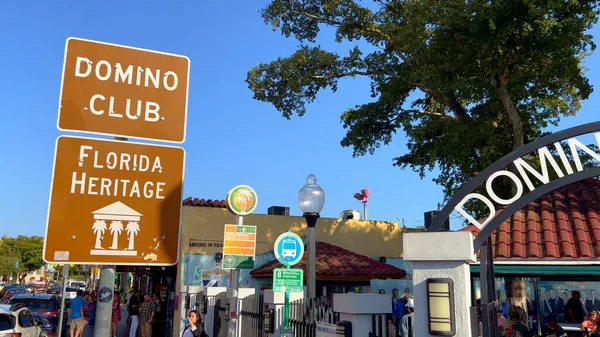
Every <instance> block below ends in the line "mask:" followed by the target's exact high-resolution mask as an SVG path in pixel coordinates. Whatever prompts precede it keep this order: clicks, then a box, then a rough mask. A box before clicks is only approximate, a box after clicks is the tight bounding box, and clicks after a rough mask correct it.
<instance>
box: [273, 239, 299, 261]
mask: <svg viewBox="0 0 600 337" xmlns="http://www.w3.org/2000/svg"><path fill="white" fill-rule="evenodd" d="M274 248H275V249H274V251H275V257H276V258H277V261H279V262H280V263H281V264H283V265H284V266H293V265H295V264H297V263H298V262H300V260H301V259H302V256H303V255H304V242H302V239H301V238H300V237H299V236H298V235H297V234H295V233H292V232H287V233H283V234H281V235H280V236H279V237H278V238H277V240H275V247H274Z"/></svg>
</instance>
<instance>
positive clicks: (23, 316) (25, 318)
mask: <svg viewBox="0 0 600 337" xmlns="http://www.w3.org/2000/svg"><path fill="white" fill-rule="evenodd" d="M27 313H28V311H27V310H23V311H21V312H19V325H20V326H21V327H23V328H29V327H32V326H33V322H31V319H30V318H29V315H28V314H27Z"/></svg>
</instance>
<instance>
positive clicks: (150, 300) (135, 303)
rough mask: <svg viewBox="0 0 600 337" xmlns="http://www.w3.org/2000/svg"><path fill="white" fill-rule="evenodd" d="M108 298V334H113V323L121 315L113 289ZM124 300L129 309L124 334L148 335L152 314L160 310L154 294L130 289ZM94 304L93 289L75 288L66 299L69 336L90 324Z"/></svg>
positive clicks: (76, 336) (118, 297)
mask: <svg viewBox="0 0 600 337" xmlns="http://www.w3.org/2000/svg"><path fill="white" fill-rule="evenodd" d="M109 294H110V293H109ZM110 301H111V303H112V314H111V325H110V336H111V337H116V336H117V323H118V322H120V321H121V319H122V317H121V293H120V292H119V291H118V290H115V291H114V293H113V296H112V299H111V300H110ZM126 303H127V311H128V313H129V315H128V318H127V322H128V325H127V326H128V329H129V331H128V336H129V337H151V336H152V324H153V323H154V321H155V315H156V314H157V313H158V312H160V311H161V305H160V300H159V299H158V295H156V294H154V295H153V296H150V294H144V295H143V296H142V295H140V292H139V290H132V291H131V292H130V293H129V294H128V295H127V297H126ZM97 304H98V291H97V290H94V291H92V292H91V293H90V292H87V291H82V290H78V291H77V295H76V296H75V298H73V299H72V300H71V301H70V305H69V324H70V336H73V337H81V336H82V334H83V330H84V329H85V328H86V327H88V328H94V325H95V322H96V308H97Z"/></svg>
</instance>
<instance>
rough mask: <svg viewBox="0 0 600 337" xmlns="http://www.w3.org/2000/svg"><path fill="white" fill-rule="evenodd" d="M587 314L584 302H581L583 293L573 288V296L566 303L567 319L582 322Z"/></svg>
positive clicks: (571, 321)
mask: <svg viewBox="0 0 600 337" xmlns="http://www.w3.org/2000/svg"><path fill="white" fill-rule="evenodd" d="M585 316H587V313H586V312H585V308H584V307H583V303H581V293H580V292H579V291H577V290H573V292H572V293H571V298H569V300H568V301H567V304H566V305H565V319H566V320H567V321H568V322H570V323H581V322H583V320H584V319H585Z"/></svg>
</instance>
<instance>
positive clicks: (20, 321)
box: [0, 305, 43, 337]
mask: <svg viewBox="0 0 600 337" xmlns="http://www.w3.org/2000/svg"><path fill="white" fill-rule="evenodd" d="M41 324H43V323H41V322H37V321H36V320H35V319H34V318H33V315H32V314H31V312H29V310H28V309H27V308H19V309H16V310H14V311H11V310H10V305H0V336H7V335H8V336H21V337H40V336H41V334H42V328H41V326H40V325H41Z"/></svg>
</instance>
